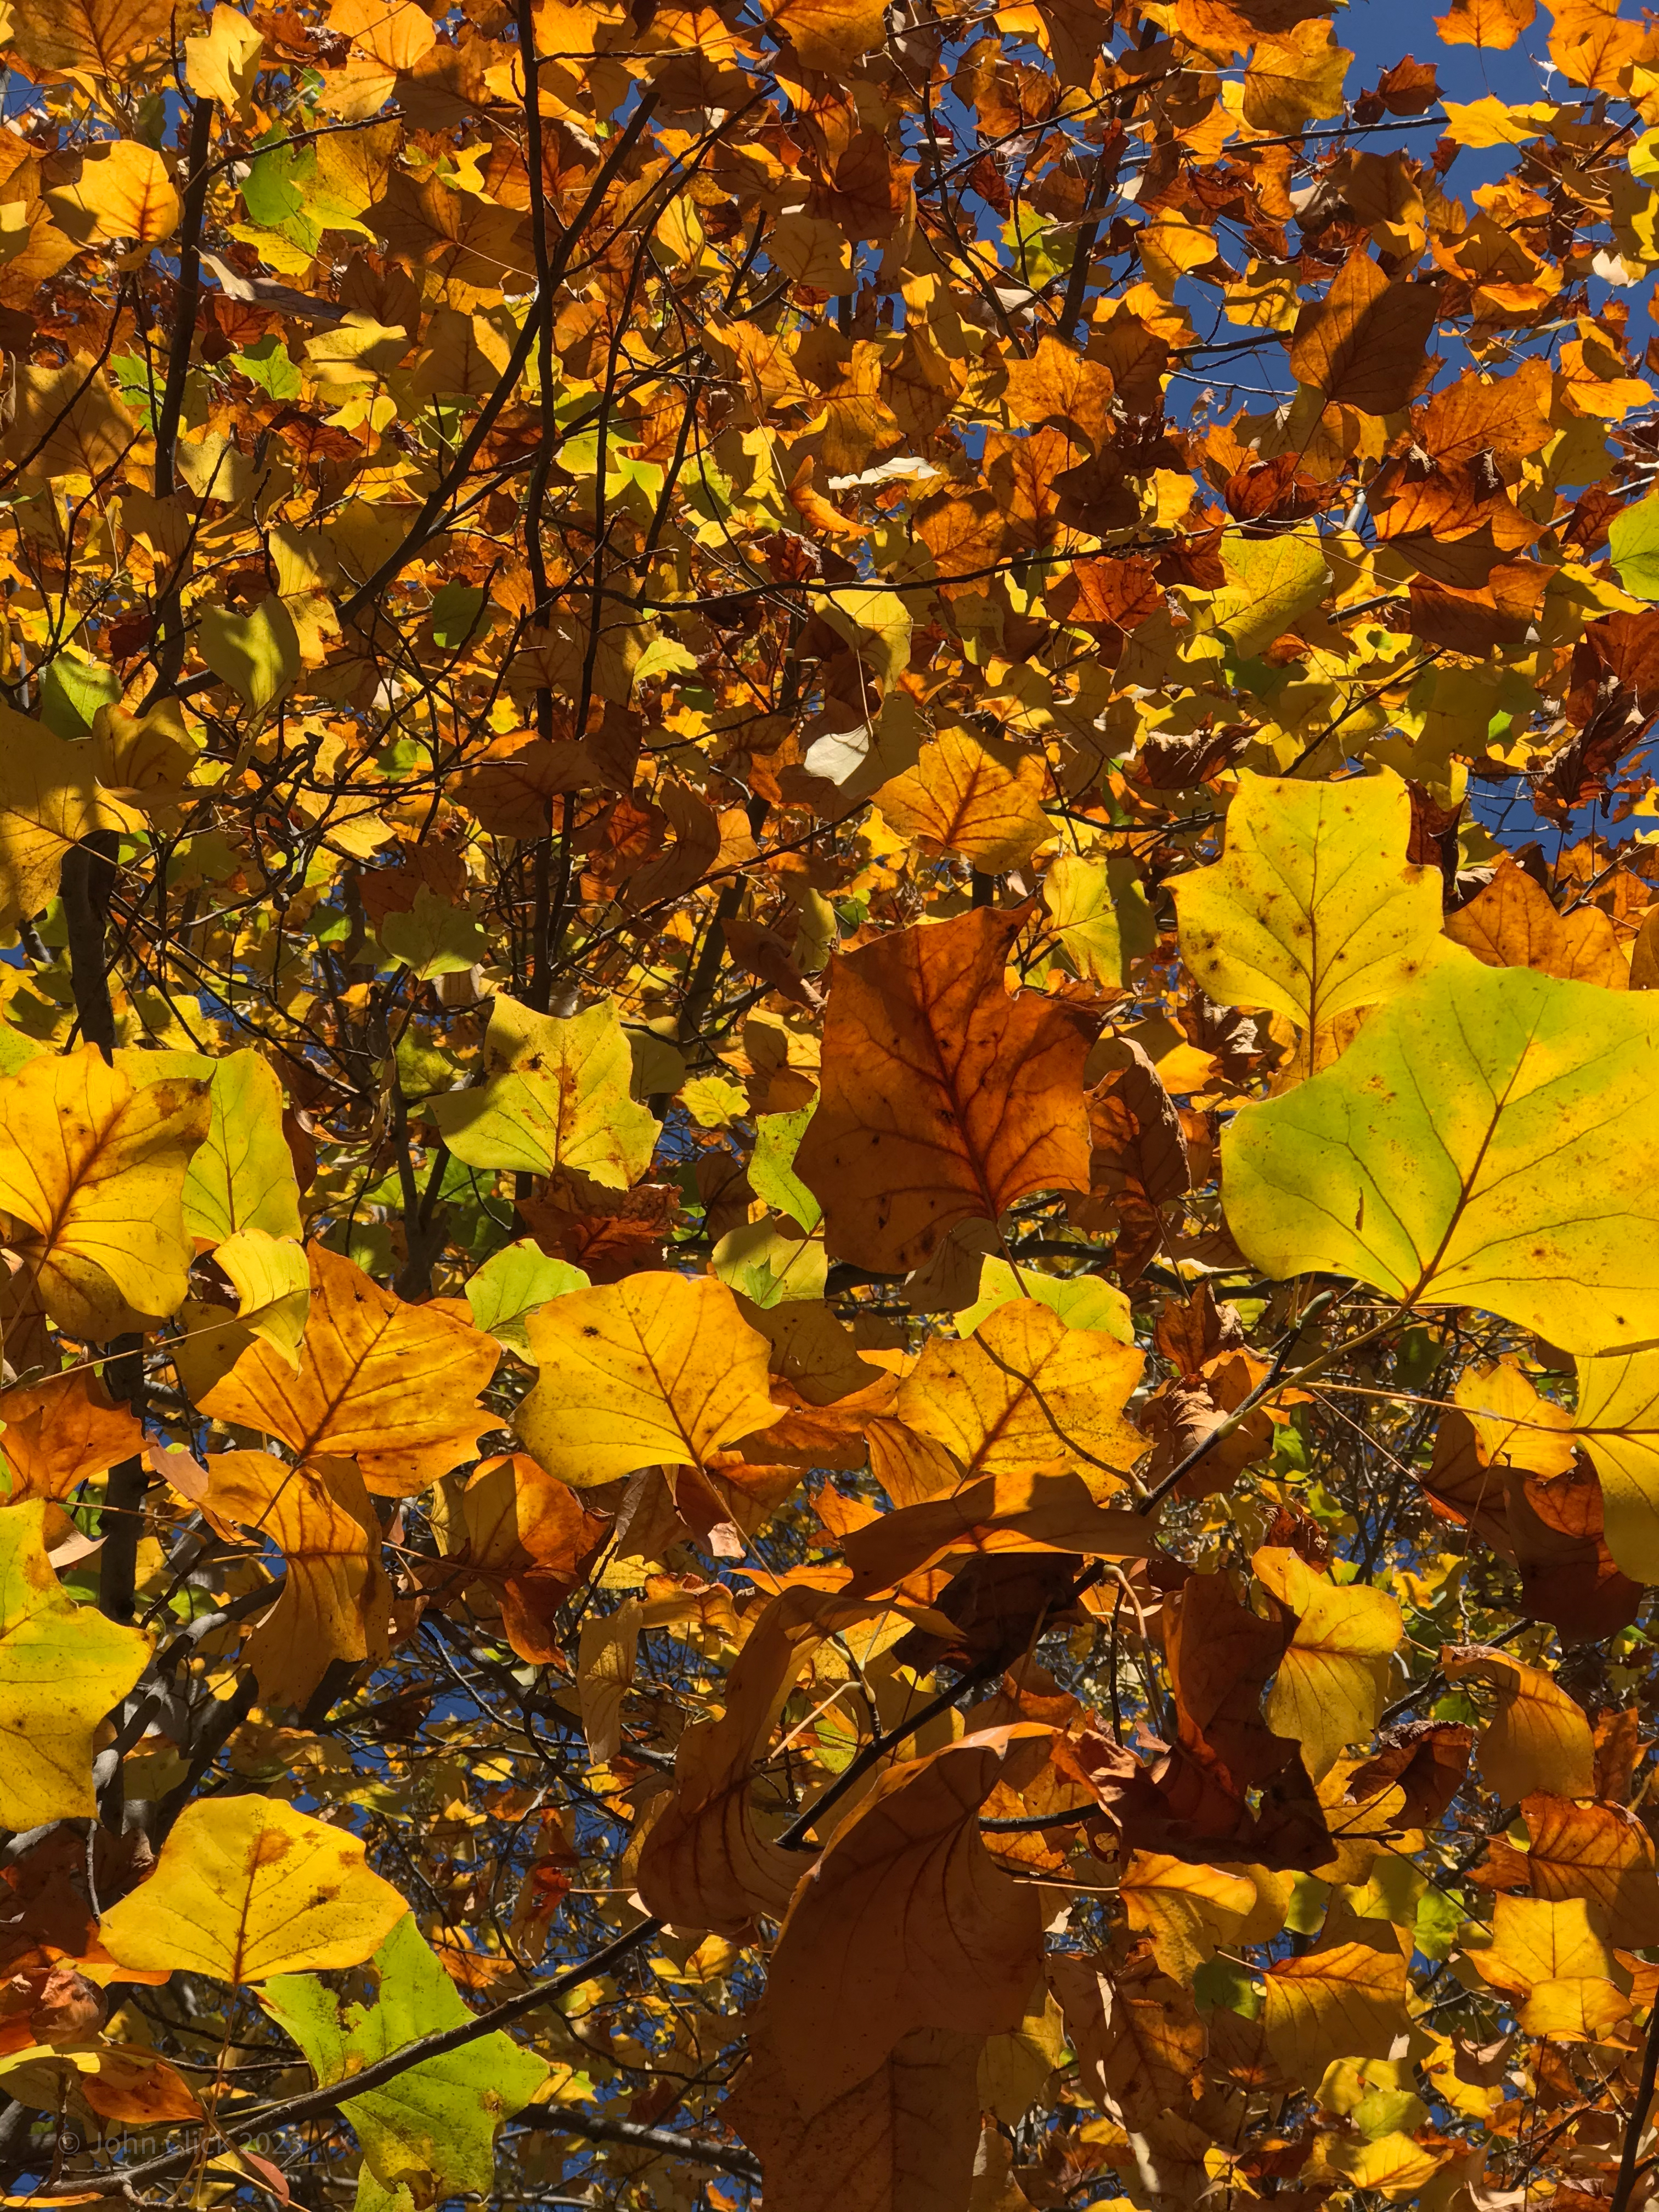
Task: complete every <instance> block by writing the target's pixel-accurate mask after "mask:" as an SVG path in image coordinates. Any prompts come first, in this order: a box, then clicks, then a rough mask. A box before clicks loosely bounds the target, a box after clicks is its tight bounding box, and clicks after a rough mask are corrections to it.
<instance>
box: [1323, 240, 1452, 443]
mask: <svg viewBox="0 0 1659 2212" xmlns="http://www.w3.org/2000/svg"><path fill="white" fill-rule="evenodd" d="M1439 307H1440V295H1439V293H1438V291H1437V289H1436V288H1435V287H1434V286H1433V285H1431V284H1401V283H1391V282H1390V281H1389V278H1388V276H1385V275H1384V273H1383V270H1382V269H1381V268H1379V266H1378V265H1377V264H1376V262H1375V261H1373V260H1372V259H1371V258H1370V254H1369V253H1365V252H1358V253H1355V254H1352V255H1351V256H1350V257H1349V258H1348V259H1347V260H1346V262H1345V263H1344V264H1343V265H1342V267H1341V269H1340V270H1338V272H1337V274H1336V276H1335V277H1334V279H1333V281H1332V283H1331V287H1330V289H1329V291H1328V293H1327V294H1326V295H1325V298H1324V300H1323V301H1322V303H1321V304H1320V305H1319V306H1317V307H1304V309H1303V310H1302V313H1301V314H1300V315H1299V316H1298V317H1297V325H1296V335H1295V337H1293V338H1292V340H1291V373H1292V374H1294V376H1295V377H1296V378H1297V381H1298V382H1299V383H1302V384H1306V385H1310V386H1312V387H1313V389H1314V390H1315V391H1316V392H1319V393H1320V394H1321V396H1322V398H1323V399H1324V401H1325V403H1326V404H1327V406H1332V407H1338V406H1340V407H1357V408H1358V409H1359V410H1360V411H1361V412H1362V413H1363V414H1366V415H1392V414H1393V413H1395V410H1397V409H1399V408H1401V407H1403V406H1405V405H1406V404H1407V401H1408V400H1409V399H1411V398H1412V397H1413V395H1414V394H1415V393H1416V392H1419V390H1420V389H1421V388H1422V386H1424V385H1425V383H1426V382H1427V381H1428V378H1429V375H1430V367H1429V363H1428V361H1427V360H1426V358H1425V348H1426V346H1427V344H1428V341H1429V335H1430V333H1431V331H1432V330H1433V328H1434V325H1435V319H1436V317H1437V314H1438V313H1439Z"/></svg>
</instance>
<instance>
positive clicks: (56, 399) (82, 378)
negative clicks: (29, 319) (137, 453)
mask: <svg viewBox="0 0 1659 2212" xmlns="http://www.w3.org/2000/svg"><path fill="white" fill-rule="evenodd" d="M20 265H21V264H20ZM16 389H17V397H16V410H15V413H14V415H13V416H12V419H11V425H10V428H9V429H8V430H7V432H6V440H5V444H6V452H7V453H8V454H9V456H10V458H11V459H13V460H15V462H17V463H18V464H19V465H20V466H21V465H23V464H24V463H25V462H26V461H27V473H28V474H29V475H30V476H41V477H53V478H58V477H72V478H76V479H79V478H84V479H85V480H86V481H87V482H88V483H93V482H94V481H99V480H101V479H102V478H103V477H106V476H108V475H110V474H111V473H112V471H114V470H115V469H116V468H118V466H119V465H120V463H121V462H122V460H123V459H125V456H126V455H127V453H130V452H131V448H132V447H133V446H134V445H135V444H136V443H137V439H138V425H137V422H134V420H133V418H132V417H131V415H129V414H128V412H127V410H126V409H125V407H124V406H123V405H122V404H121V402H120V401H119V399H118V398H117V397H116V395H115V391H114V388H113V386H112V385H111V383H110V380H109V378H108V376H107V375H106V373H105V371H104V370H103V369H101V368H99V367H98V366H97V364H96V363H95V362H93V361H92V360H91V359H90V358H89V357H88V356H87V355H85V354H76V356H75V357H74V358H73V360H71V361H68V362H64V366H63V367H62V368H20V369H19V370H18V372H17V387H16Z"/></svg>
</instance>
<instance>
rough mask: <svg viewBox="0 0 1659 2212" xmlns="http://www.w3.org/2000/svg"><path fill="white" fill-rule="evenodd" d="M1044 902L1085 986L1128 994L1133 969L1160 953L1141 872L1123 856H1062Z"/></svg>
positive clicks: (1064, 952) (1045, 886) (1063, 953)
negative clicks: (1130, 970) (1092, 857)
mask: <svg viewBox="0 0 1659 2212" xmlns="http://www.w3.org/2000/svg"><path fill="white" fill-rule="evenodd" d="M1235 804H1237V801H1235ZM1190 880H1191V878H1177V881H1178V882H1179V881H1188V882H1190ZM1042 902H1043V904H1044V905H1045V906H1046V907H1047V908H1048V917H1049V920H1050V921H1051V922H1052V924H1053V927H1054V935H1055V936H1056V937H1057V938H1058V939H1059V940H1060V953H1061V957H1063V958H1064V960H1065V961H1066V965H1067V967H1068V968H1069V969H1071V971H1072V973H1073V975H1078V976H1081V977H1082V978H1083V979H1084V981H1086V982H1090V983H1100V984H1103V985H1104V987H1106V988H1107V989H1108V990H1127V988H1128V987H1129V965H1130V963H1131V962H1132V961H1134V960H1144V959H1146V958H1149V957H1151V955H1152V953H1153V952H1154V951H1156V949H1157V946H1158V922H1157V920H1156V918H1155V917H1154V915H1153V913H1152V908H1151V907H1150V906H1149V905H1148V903H1147V900H1146V891H1145V890H1144V889H1143V888H1142V886H1141V881H1140V872H1139V869H1138V868H1137V867H1136V866H1135V864H1134V862H1133V860H1126V859H1124V858H1123V857H1122V856H1121V855H1120V854H1114V855H1112V856H1111V857H1110V858H1109V859H1107V860H1085V859H1084V858H1083V856H1082V855H1081V854H1076V853H1062V854H1060V857H1059V858H1058V859H1057V860H1054V862H1053V863H1052V865H1051V866H1050V867H1049V870H1048V874H1047V876H1046V877H1045V878H1043V884H1042Z"/></svg>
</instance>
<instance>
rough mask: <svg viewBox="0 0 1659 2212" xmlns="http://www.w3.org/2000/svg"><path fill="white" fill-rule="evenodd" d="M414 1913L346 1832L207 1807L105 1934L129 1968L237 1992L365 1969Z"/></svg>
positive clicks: (253, 1801)
mask: <svg viewBox="0 0 1659 2212" xmlns="http://www.w3.org/2000/svg"><path fill="white" fill-rule="evenodd" d="M408 1910H409V1907H408V1906H407V1905H405V1904H404V1900H403V1899H402V1898H401V1897H399V1896H398V1893H397V1891H396V1890H395V1889H393V1888H392V1885H391V1883H390V1882H386V1881H381V1879H380V1875H377V1874H375V1873H374V1871H373V1870H372V1869H371V1868H370V1867H369V1866H368V1863H366V1861H365V1858H364V1855H363V1847H362V1844H360V1843H359V1842H358V1840H357V1838H356V1837H355V1836H354V1835H351V1834H349V1832H347V1831H346V1830H345V1829H343V1828H337V1827H331V1826H328V1824H327V1823H326V1822H325V1821H322V1820H313V1819H312V1818H311V1816H310V1815H309V1814H307V1813H301V1812H297V1811H296V1810H295V1808H294V1807H293V1806H292V1805H289V1804H285V1803H283V1802H282V1801H281V1800H280V1799H278V1798H275V1797H255V1796H246V1797H209V1798H205V1799H202V1800H200V1801H198V1802H197V1803H195V1804H193V1805H189V1806H186V1808H185V1811H184V1812H183V1813H182V1814H180V1816H179V1820H178V1823H177V1825H176V1826H174V1828H173V1832H172V1834H171V1835H170V1836H169V1837H168V1838H167V1842H166V1844H164V1845H163V1846H162V1849H161V1857H160V1859H159V1860H158V1861H157V1862H156V1866H155V1873H154V1874H152V1875H150V1877H149V1881H145V1882H143V1883H142V1884H141V1885H140V1887H138V1888H137V1889H135V1890H132V1891H131V1892H130V1893H128V1894H127V1895H126V1896H125V1897H124V1898H123V1899H121V1901H120V1902H119V1904H118V1905H112V1906H111V1908H110V1910H109V1911H107V1912H106V1914H105V1915H104V1917H103V1922H102V1924H101V1927H100V1931H99V1932H100V1936H101V1938H102V1941H103V1943H104V1948H106V1950H107V1951H108V1952H109V1954H110V1955H111V1957H112V1958H113V1959H115V1960H118V1962H119V1964H120V1965H122V1966H137V1967H142V1968H145V1969H147V1970H149V1971H151V1972H167V1971H174V1972H177V1971H182V1972H185V1973H194V1974H210V1975H211V1976H212V1977H213V1978H214V1979H215V1980H216V1981H221V1982H229V1983H232V1984H238V1985H240V1984H243V1983H246V1982H262V1981H264V1979H265V1978H266V1977H267V1976H268V1975H270V1974H319V1973H326V1972H330V1971H331V1970H334V1969H337V1968H339V1967H343V1966H361V1965H362V1963H363V1961H364V1960H366V1959H370V1958H372V1957H373V1956H374V1953H375V1952H376V1951H377V1950H379V1948H380V1944H381V1942H382V1941H383V1940H384V1938H385V1937H386V1936H388V1935H389V1934H390V1933H391V1931H392V1929H393V1928H394V1927H395V1926H396V1924H397V1923H398V1921H399V1920H400V1919H402V1917H403V1916H404V1913H405V1912H407V1911H408Z"/></svg>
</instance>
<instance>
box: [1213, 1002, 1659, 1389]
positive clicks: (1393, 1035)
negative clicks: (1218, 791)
mask: <svg viewBox="0 0 1659 2212" xmlns="http://www.w3.org/2000/svg"><path fill="white" fill-rule="evenodd" d="M1656 1029H1659V1008H1655V1007H1654V1006H1651V1005H1650V1004H1649V1003H1648V1000H1647V997H1646V994H1644V993H1641V992H1630V993H1622V992H1613V991H1605V990H1601V989H1598V988H1597V987H1596V986H1595V985H1594V984H1589V983H1569V982H1562V981H1558V980H1557V979H1556V978H1555V977H1553V976H1551V975H1538V974H1536V973H1535V972H1534V970H1533V969H1529V968H1487V967H1484V966H1481V965H1480V964H1479V963H1474V962H1469V963H1463V962H1459V963H1457V964H1456V965H1455V966H1449V967H1444V968H1439V969H1435V970H1434V971H1433V972H1432V973H1431V974H1430V975H1425V977H1424V978H1423V979H1422V980H1421V981H1419V982H1418V983H1416V984H1414V985H1413V987H1412V988H1411V989H1410V990H1409V991H1407V992H1406V993H1404V994H1402V995H1401V997H1399V998H1397V999H1394V1000H1389V1002H1388V1003H1387V1004H1386V1005H1384V1006H1380V1007H1379V1008H1378V1009H1377V1011H1376V1012H1375V1013H1374V1014H1372V1015H1371V1016H1370V1018H1369V1019H1368V1020H1367V1022H1366V1023H1365V1024H1364V1028H1363V1029H1362V1030H1360V1032H1359V1034H1358V1037H1357V1038H1356V1039H1355V1040H1354V1042H1352V1044H1351V1045H1350V1046H1349V1047H1348V1049H1347V1050H1346V1052H1345V1053H1344V1054H1343V1055H1342V1057H1341V1058H1340V1060H1338V1061H1337V1062H1336V1064H1335V1066H1333V1067H1330V1068H1328V1069H1327V1070H1326V1071H1325V1073H1323V1074H1322V1075H1317V1076H1316V1077H1315V1078H1314V1079H1313V1080H1312V1081H1311V1082H1310V1083H1306V1084H1304V1085H1302V1086H1301V1088H1300V1089H1299V1090H1296V1091H1290V1092H1288V1093H1287V1094H1286V1095H1285V1096H1284V1097H1279V1098H1273V1099H1268V1100H1267V1101H1265V1102H1264V1103H1261V1104H1259V1105H1253V1106H1246V1107H1245V1108H1244V1109H1243V1111H1242V1112H1241V1113H1240V1114H1239V1115H1237V1118H1236V1119H1235V1120H1234V1121H1233V1122H1232V1124H1231V1127H1230V1128H1229V1129H1228V1130H1227V1132H1226V1133H1225V1136H1224V1137H1223V1139H1222V1146H1221V1161H1222V1182H1221V1188H1222V1199H1223V1205H1224V1207H1225V1212H1226V1217H1227V1222H1228V1225H1229V1227H1230V1228H1231V1231H1232V1233H1233V1236H1234V1237H1235V1238H1236V1240H1237V1243H1238V1244H1239V1245H1240V1247H1241V1248H1242V1249H1243V1251H1244V1253H1245V1254H1246V1255H1247V1256H1248V1257H1249V1260H1250V1261H1252V1263H1253V1264H1254V1265H1255V1267H1257V1268H1259V1269H1260V1270H1261V1273H1262V1274H1263V1275H1264V1276H1266V1277H1267V1278H1268V1279H1271V1280H1273V1281H1285V1280H1288V1279H1290V1278H1291V1276H1294V1275H1300V1274H1305V1273H1324V1274H1331V1275H1336V1276H1353V1277H1357V1278H1358V1279H1359V1281H1361V1282H1363V1283H1369V1284H1370V1285H1372V1287H1373V1288H1374V1289H1376V1290H1379V1291H1383V1292H1384V1293H1385V1295H1386V1296H1388V1297H1391V1298H1397V1299H1398V1300H1399V1301H1400V1303H1401V1305H1402V1306H1405V1305H1430V1306H1462V1305H1468V1306H1477V1307H1480V1308H1482V1309H1483V1310H1486V1311H1487V1312H1489V1313H1497V1314H1502V1315H1503V1316H1504V1318H1505V1319H1506V1320H1509V1321H1512V1322H1518V1323H1519V1324H1520V1325H1521V1326H1522V1328H1530V1329H1534V1330H1535V1331H1536V1332H1537V1333H1538V1334H1540V1335H1541V1336H1543V1337H1544V1338H1546V1339H1547V1341H1549V1342H1550V1343H1552V1344H1559V1345H1560V1346H1562V1347H1563V1349H1564V1350H1566V1351H1568V1352H1606V1351H1610V1350H1613V1349H1616V1348H1619V1347H1621V1346H1631V1345H1633V1344H1636V1343H1639V1342H1643V1341H1644V1340H1651V1339H1654V1338H1659V1042H1656V1036H1655V1032H1656ZM1587 1194H1588V1196H1589V1203H1587V1202H1586V1201H1587Z"/></svg>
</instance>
